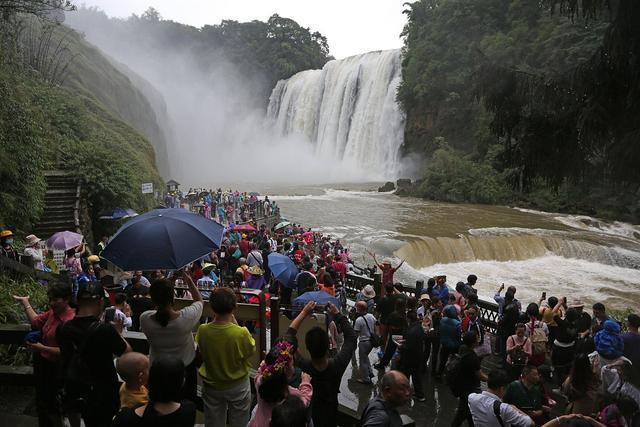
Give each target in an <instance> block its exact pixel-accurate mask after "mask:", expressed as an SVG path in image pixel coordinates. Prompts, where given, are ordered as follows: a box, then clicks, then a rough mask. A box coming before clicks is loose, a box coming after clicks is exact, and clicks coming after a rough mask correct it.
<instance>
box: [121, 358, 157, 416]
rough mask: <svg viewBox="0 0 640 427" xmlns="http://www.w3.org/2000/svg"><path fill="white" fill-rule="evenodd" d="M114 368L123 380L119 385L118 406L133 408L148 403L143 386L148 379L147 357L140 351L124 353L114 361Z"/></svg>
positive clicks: (147, 396) (147, 395)
mask: <svg viewBox="0 0 640 427" xmlns="http://www.w3.org/2000/svg"><path fill="white" fill-rule="evenodd" d="M116 370H117V371H118V375H120V377H121V378H122V379H123V380H124V384H122V386H120V407H121V408H132V409H135V408H137V407H138V406H142V405H146V404H147V403H149V392H148V391H147V387H145V384H146V383H147V380H148V379H149V358H148V357H147V356H145V355H144V354H142V353H136V352H129V353H125V354H123V355H122V356H120V358H118V360H117V361H116Z"/></svg>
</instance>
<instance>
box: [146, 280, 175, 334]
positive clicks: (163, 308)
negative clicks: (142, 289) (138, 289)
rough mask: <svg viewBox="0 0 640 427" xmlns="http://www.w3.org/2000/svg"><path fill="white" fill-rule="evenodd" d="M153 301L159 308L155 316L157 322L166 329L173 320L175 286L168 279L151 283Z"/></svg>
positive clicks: (150, 290) (150, 291)
mask: <svg viewBox="0 0 640 427" xmlns="http://www.w3.org/2000/svg"><path fill="white" fill-rule="evenodd" d="M149 294H150V295H151V300H152V301H153V303H154V304H155V305H156V307H157V311H156V314H155V315H154V316H153V318H154V319H155V321H156V322H158V323H159V324H160V326H162V327H163V328H165V327H166V326H167V325H168V324H169V320H171V312H170V310H171V304H172V303H173V284H172V283H171V281H169V280H167V279H157V280H154V281H153V282H152V283H151V288H150V289H149Z"/></svg>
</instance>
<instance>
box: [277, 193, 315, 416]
mask: <svg viewBox="0 0 640 427" xmlns="http://www.w3.org/2000/svg"><path fill="white" fill-rule="evenodd" d="M274 203H275V202H274ZM310 425H311V416H310V411H309V408H307V406H305V404H304V402H303V401H302V399H300V398H299V397H298V396H296V395H295V394H289V395H288V396H287V397H286V398H285V399H284V400H283V401H282V402H280V403H279V404H277V405H276V406H274V408H273V411H272V412H271V423H270V427H308V426H310Z"/></svg>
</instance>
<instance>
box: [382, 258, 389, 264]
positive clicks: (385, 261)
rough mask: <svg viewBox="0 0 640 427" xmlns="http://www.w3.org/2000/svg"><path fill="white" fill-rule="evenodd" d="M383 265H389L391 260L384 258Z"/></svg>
mask: <svg viewBox="0 0 640 427" xmlns="http://www.w3.org/2000/svg"><path fill="white" fill-rule="evenodd" d="M384 264H389V265H391V259H389V258H385V259H384V261H382V265H384Z"/></svg>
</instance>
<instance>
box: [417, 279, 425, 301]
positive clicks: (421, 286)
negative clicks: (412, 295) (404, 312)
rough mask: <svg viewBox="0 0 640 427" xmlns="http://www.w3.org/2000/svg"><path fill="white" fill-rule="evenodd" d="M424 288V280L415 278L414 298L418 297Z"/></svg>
mask: <svg viewBox="0 0 640 427" xmlns="http://www.w3.org/2000/svg"><path fill="white" fill-rule="evenodd" d="M423 289H424V280H416V298H419V297H420V294H422V290H423Z"/></svg>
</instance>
